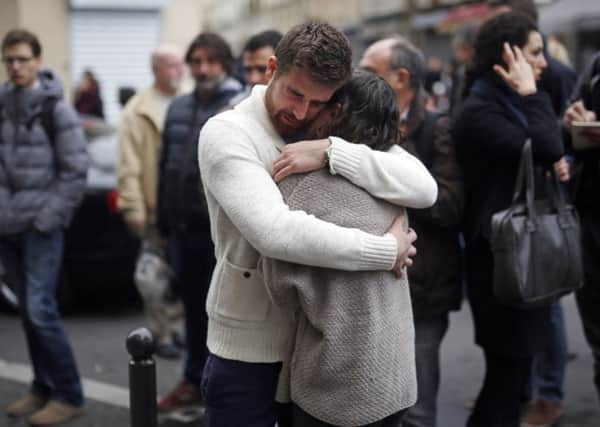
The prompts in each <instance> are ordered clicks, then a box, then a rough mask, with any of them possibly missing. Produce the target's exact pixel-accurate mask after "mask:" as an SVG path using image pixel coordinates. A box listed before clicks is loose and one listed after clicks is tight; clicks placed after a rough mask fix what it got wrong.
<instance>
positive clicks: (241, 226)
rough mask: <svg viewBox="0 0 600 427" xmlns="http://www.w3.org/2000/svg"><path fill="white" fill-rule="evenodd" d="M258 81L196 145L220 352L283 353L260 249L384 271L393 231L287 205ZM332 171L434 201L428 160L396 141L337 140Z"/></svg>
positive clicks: (406, 200)
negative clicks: (340, 222)
mask: <svg viewBox="0 0 600 427" xmlns="http://www.w3.org/2000/svg"><path fill="white" fill-rule="evenodd" d="M265 89H266V87H265V86H255V87H254V89H253V91H252V94H251V95H250V97H249V98H247V99H246V100H244V101H242V102H241V103H240V104H239V105H237V106H236V107H235V108H234V109H233V110H230V111H226V112H224V113H221V114H219V115H217V116H215V117H213V118H212V119H210V120H209V121H208V122H207V123H206V124H205V125H204V127H203V129H202V132H201V134H200V139H199V146H198V159H199V166H200V172H201V175H202V182H203V185H204V187H205V194H206V197H207V202H208V209H209V213H210V220H211V233H212V238H213V241H214V242H215V255H216V259H217V264H216V267H215V271H214V273H213V277H212V281H211V285H210V289H209V293H208V298H207V300H206V310H207V312H208V318H209V322H208V339H207V345H208V348H209V350H210V351H211V352H212V353H213V354H215V355H217V356H220V357H222V358H225V359H233V360H240V361H245V362H277V361H281V360H283V358H284V357H285V353H286V341H287V340H288V338H289V336H290V334H291V328H292V326H293V322H292V320H291V314H290V313H288V312H286V311H285V310H281V309H280V308H278V307H276V306H275V305H274V304H273V303H272V301H271V299H270V297H269V295H268V293H267V290H266V287H265V284H264V280H263V278H262V276H261V275H260V273H259V272H258V270H257V267H258V262H259V258H260V256H261V254H262V255H264V256H266V257H270V258H275V259H280V260H284V261H289V262H294V263H298V264H305V265H313V266H320V267H330V268H337V269H340V270H352V271H358V270H363V271H364V270H377V271H388V270H391V269H392V268H393V266H394V263H395V261H396V251H397V248H396V240H395V238H394V237H393V236H391V235H389V234H386V235H383V236H381V235H373V234H368V233H365V232H364V231H360V230H358V229H355V228H343V227H340V226H337V225H334V224H330V223H328V222H325V221H322V220H319V219H317V218H315V217H314V216H311V215H308V214H306V213H304V212H301V211H291V210H290V209H289V207H288V206H287V205H286V204H285V203H284V201H283V199H282V196H281V193H280V191H279V189H278V187H277V185H276V184H275V182H274V181H273V180H272V178H271V170H272V165H273V162H274V161H275V159H277V157H278V155H279V153H280V150H281V149H282V148H283V147H284V143H283V141H282V139H281V137H280V136H279V135H278V134H277V132H276V131H275V129H274V128H273V125H272V124H271V122H270V119H269V117H268V114H267V110H266V108H265V103H264V94H265ZM330 164H331V171H332V172H334V173H339V174H340V175H342V176H344V177H345V178H347V179H349V180H350V181H351V182H353V183H355V184H356V185H358V186H359V187H361V188H364V189H365V190H366V191H368V192H369V193H370V194H372V195H374V196H375V197H378V198H382V199H385V200H387V201H389V202H391V203H394V204H397V205H402V206H406V207H413V208H424V207H429V206H431V205H432V204H433V203H434V202H435V200H436V197H437V186H436V183H435V181H434V180H433V178H432V177H431V175H430V174H429V172H428V171H427V169H426V168H425V167H424V166H423V164H422V163H421V162H420V161H419V160H417V159H416V158H415V157H413V156H411V155H410V154H408V153H407V152H406V151H404V150H402V149H401V148H399V147H394V149H393V152H392V150H390V153H382V152H377V151H372V150H370V149H369V148H368V147H366V146H364V145H357V144H351V143H348V142H345V141H343V140H340V139H337V138H336V139H334V141H333V144H332V152H331V158H330Z"/></svg>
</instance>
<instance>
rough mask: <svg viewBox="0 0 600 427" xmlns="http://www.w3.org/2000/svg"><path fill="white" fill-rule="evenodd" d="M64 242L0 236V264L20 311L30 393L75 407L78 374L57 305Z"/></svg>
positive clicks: (59, 237)
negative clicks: (14, 287)
mask: <svg viewBox="0 0 600 427" xmlns="http://www.w3.org/2000/svg"><path fill="white" fill-rule="evenodd" d="M63 241H64V233H63V230H62V229H60V230H54V231H52V232H50V233H40V232H39V231H36V230H28V231H26V232H24V233H20V234H15V235H10V236H0V260H1V261H2V264H3V265H4V268H5V269H6V272H7V277H8V278H9V279H10V280H14V281H15V282H16V283H17V284H18V287H17V289H18V296H19V310H20V312H21V319H22V322H23V327H24V329H25V337H26V339H27V347H28V350H29V357H30V358H31V364H32V366H33V383H32V385H31V391H32V392H33V393H34V394H36V395H38V396H42V397H48V398H52V399H55V400H60V401H62V402H64V403H68V404H70V405H74V406H80V405H82V404H83V392H82V389H81V381H80V378H79V372H78V370H77V364H76V362H75V356H74V355H73V350H72V348H71V345H70V343H69V339H68V337H67V333H66V331H65V328H64V326H63V323H62V320H61V318H60V313H59V311H58V303H57V301H56V288H57V286H58V275H59V271H60V266H61V261H62V253H63ZM4 345H10V344H9V343H4Z"/></svg>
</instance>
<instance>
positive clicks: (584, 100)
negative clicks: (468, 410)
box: [565, 52, 600, 396]
mask: <svg viewBox="0 0 600 427" xmlns="http://www.w3.org/2000/svg"><path fill="white" fill-rule="evenodd" d="M573 101H574V102H573V103H572V104H571V105H570V106H569V108H568V109H567V111H566V113H565V124H566V126H567V128H568V129H570V128H571V125H572V123H573V122H574V121H582V122H593V121H596V122H597V121H598V120H599V119H600V52H599V53H597V54H596V55H595V56H594V58H593V59H592V61H591V62H590V64H589V66H588V67H587V69H586V70H585V71H584V73H583V75H582V76H581V79H580V81H579V83H578V85H577V89H576V90H575V93H574V94H573ZM585 133H586V134H587V138H588V139H589V140H590V141H591V142H593V143H596V144H598V148H592V149H589V150H585V151H577V150H575V151H574V154H575V159H576V161H577V163H578V169H579V173H578V176H577V177H576V178H575V182H576V189H575V205H576V206H577V210H578V212H579V216H580V218H581V225H582V230H581V231H582V233H581V235H582V239H583V240H582V246H583V269H584V273H585V284H584V286H583V288H581V289H580V290H579V291H578V292H577V304H578V306H579V314H580V315H581V321H582V323H583V330H584V332H585V337H586V339H587V341H588V343H589V345H590V347H591V348H592V353H593V355H594V383H595V384H596V389H597V390H598V395H599V396H600V315H599V314H598V307H600V266H599V265H598V259H599V258H600V199H599V198H598V190H599V189H600V129H597V128H596V129H589V130H587V131H585ZM569 139H570V138H569Z"/></svg>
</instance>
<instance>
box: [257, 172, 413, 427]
mask: <svg viewBox="0 0 600 427" xmlns="http://www.w3.org/2000/svg"><path fill="white" fill-rule="evenodd" d="M279 188H280V189H281V193H282V194H283V198H284V200H285V201H286V202H287V204H288V205H289V207H290V209H292V210H303V211H305V212H307V213H308V214H312V215H315V216H316V217H317V218H320V219H323V220H325V221H329V222H332V223H334V224H338V225H341V226H344V227H355V228H359V229H361V230H364V231H368V232H371V233H374V234H382V233H384V232H385V231H386V230H387V229H388V228H389V227H390V225H391V223H392V222H393V221H394V218H395V217H396V216H397V215H398V214H399V213H400V212H401V210H400V208H398V207H397V206H394V205H391V204H389V203H386V202H384V201H382V200H378V199H375V198H374V197H372V196H371V195H369V194H368V193H367V192H366V191H364V190H362V189H361V188H358V187H357V186H355V185H353V184H352V183H350V182H349V181H347V180H345V179H343V178H338V177H335V176H332V175H330V174H328V173H327V172H326V171H323V170H320V171H317V172H313V173H310V174H305V175H293V176H290V177H288V178H286V179H285V180H283V182H282V183H281V184H280V186H279ZM261 272H262V273H263V275H264V278H265V283H266V284H267V288H268V289H269V290H270V293H271V296H272V297H273V300H274V302H275V304H277V305H278V306H280V307H282V308H285V309H287V310H290V311H295V312H297V313H298V314H297V316H298V317H297V326H296V332H295V339H294V340H293V344H292V356H291V357H290V359H291V360H290V361H291V363H290V367H291V372H290V385H291V398H292V401H293V402H294V403H296V404H297V405H298V406H300V407H301V408H302V409H303V410H304V411H306V412H307V413H309V414H310V415H312V416H313V417H316V418H318V419H320V420H321V421H325V422H327V423H329V424H333V425H337V426H344V427H346V426H348V427H352V426H362V425H366V424H370V423H374V422H376V421H379V420H382V419H383V418H385V417H387V416H389V415H391V414H394V413H396V412H398V411H401V410H402V409H405V408H407V407H409V406H412V405H414V403H415V401H416V399H417V382H416V367H415V343H414V326H413V316H412V307H411V302H410V292H409V287H408V282H407V280H406V274H405V276H404V278H402V279H400V280H399V279H397V278H396V277H395V275H394V274H393V273H391V272H389V271H363V272H356V271H342V270H334V269H330V268H319V267H309V266H304V265H298V264H292V263H289V262H284V261H278V260H274V259H269V258H265V259H263V260H262V263H261ZM285 365H287V364H284V366H285ZM284 374H286V372H285V371H284ZM282 384H285V379H283V382H282Z"/></svg>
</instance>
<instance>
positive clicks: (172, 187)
mask: <svg viewBox="0 0 600 427" xmlns="http://www.w3.org/2000/svg"><path fill="white" fill-rule="evenodd" d="M241 90H242V86H241V84H240V83H239V82H237V81H236V80H234V79H231V78H227V79H226V80H225V81H224V82H223V83H222V84H221V86H220V87H219V89H217V90H216V91H215V93H214V94H212V95H211V96H210V97H209V98H208V99H206V100H205V101H204V102H202V103H201V102H200V100H199V98H198V97H197V95H196V92H193V93H190V94H187V95H182V96H179V97H177V98H175V99H174V100H173V102H172V103H171V105H170V106H169V110H168V111H167V117H166V120H165V126H164V131H163V137H162V145H161V154H160V161H159V178H158V200H157V225H158V229H159V232H160V233H161V235H162V236H163V237H166V236H169V235H170V234H171V233H173V232H175V231H179V232H183V233H193V234H204V235H208V234H209V233H210V221H209V216H208V208H207V205H206V199H205V197H204V193H203V190H202V182H201V180H200V170H199V168H198V136H199V134H200V130H201V129H202V126H204V123H206V121H207V120H208V119H209V118H211V117H212V116H214V115H215V114H217V113H219V112H220V111H222V110H223V109H225V108H227V106H228V105H229V100H230V99H231V98H233V97H234V96H235V95H237V94H238V93H239V92H240V91H241Z"/></svg>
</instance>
